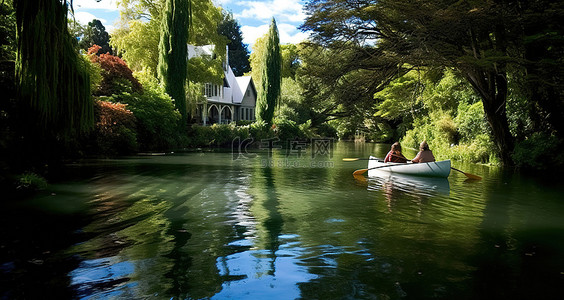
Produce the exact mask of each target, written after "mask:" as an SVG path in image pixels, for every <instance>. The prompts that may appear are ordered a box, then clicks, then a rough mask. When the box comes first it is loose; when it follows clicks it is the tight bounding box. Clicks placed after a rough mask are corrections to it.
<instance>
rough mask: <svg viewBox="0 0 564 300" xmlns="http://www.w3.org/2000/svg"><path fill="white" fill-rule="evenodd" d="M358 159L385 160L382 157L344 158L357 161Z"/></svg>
mask: <svg viewBox="0 0 564 300" xmlns="http://www.w3.org/2000/svg"><path fill="white" fill-rule="evenodd" d="M357 160H383V159H381V158H376V157H375V158H358V157H357V158H343V161H357Z"/></svg>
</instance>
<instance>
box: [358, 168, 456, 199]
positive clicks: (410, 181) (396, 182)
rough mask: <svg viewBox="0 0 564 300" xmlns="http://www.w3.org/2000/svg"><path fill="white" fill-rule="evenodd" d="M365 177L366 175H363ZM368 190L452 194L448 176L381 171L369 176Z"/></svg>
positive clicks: (417, 193)
mask: <svg viewBox="0 0 564 300" xmlns="http://www.w3.org/2000/svg"><path fill="white" fill-rule="evenodd" d="M363 178H364V177H363ZM366 182H367V184H368V190H372V191H377V190H383V191H386V192H388V191H390V190H393V191H398V192H400V193H407V194H410V195H420V196H433V195H437V194H442V195H448V194H450V184H449V182H448V178H442V177H422V176H411V175H403V174H398V173H390V172H383V171H380V174H378V176H373V177H368V180H367V181H366Z"/></svg>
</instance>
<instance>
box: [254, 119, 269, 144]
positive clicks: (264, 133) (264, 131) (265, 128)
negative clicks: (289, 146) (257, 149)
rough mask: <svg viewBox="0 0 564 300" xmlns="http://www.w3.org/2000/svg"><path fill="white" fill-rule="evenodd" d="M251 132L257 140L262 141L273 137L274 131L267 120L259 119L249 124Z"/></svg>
mask: <svg viewBox="0 0 564 300" xmlns="http://www.w3.org/2000/svg"><path fill="white" fill-rule="evenodd" d="M249 134H250V136H251V137H252V138H254V139H255V141H260V140H262V139H268V138H271V137H273V136H274V131H273V130H272V127H271V126H269V125H268V124H267V123H266V122H265V121H262V120H257V121H255V122H254V123H253V124H251V125H250V126H249Z"/></svg>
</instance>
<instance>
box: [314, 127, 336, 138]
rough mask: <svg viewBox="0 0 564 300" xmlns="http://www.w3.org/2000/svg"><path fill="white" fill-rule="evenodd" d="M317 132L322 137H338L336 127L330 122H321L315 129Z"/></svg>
mask: <svg viewBox="0 0 564 300" xmlns="http://www.w3.org/2000/svg"><path fill="white" fill-rule="evenodd" d="M315 132H316V133H317V135H319V136H320V137H325V138H336V137H337V129H336V128H335V127H333V126H331V125H329V124H328V123H323V124H320V125H319V126H317V128H316V129H315Z"/></svg>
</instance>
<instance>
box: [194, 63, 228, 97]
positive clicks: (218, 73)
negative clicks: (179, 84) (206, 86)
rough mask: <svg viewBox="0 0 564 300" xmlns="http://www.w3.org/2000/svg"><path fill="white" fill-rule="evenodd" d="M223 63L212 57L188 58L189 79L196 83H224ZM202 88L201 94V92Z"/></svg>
mask: <svg viewBox="0 0 564 300" xmlns="http://www.w3.org/2000/svg"><path fill="white" fill-rule="evenodd" d="M223 77H224V73H223V63H222V61H221V59H218V58H212V57H206V56H202V57H192V58H190V59H189V60H188V78H187V79H188V80H189V81H190V82H194V83H214V84H217V85H222V84H223ZM201 91H202V90H200V94H201Z"/></svg>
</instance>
